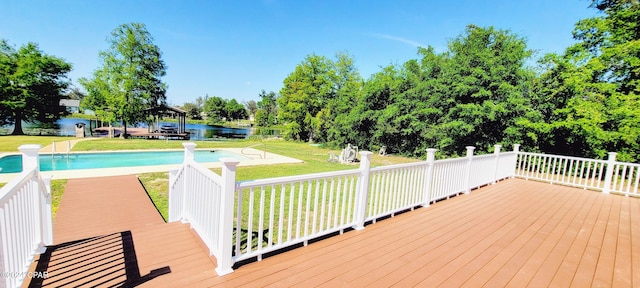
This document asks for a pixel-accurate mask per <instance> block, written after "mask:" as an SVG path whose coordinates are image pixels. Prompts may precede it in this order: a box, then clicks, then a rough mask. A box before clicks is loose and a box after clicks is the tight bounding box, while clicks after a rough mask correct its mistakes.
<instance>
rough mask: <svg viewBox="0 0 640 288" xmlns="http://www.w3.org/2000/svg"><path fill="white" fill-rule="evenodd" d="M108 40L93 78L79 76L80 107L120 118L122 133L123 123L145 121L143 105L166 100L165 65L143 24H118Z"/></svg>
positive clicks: (156, 104) (147, 105)
mask: <svg viewBox="0 0 640 288" xmlns="http://www.w3.org/2000/svg"><path fill="white" fill-rule="evenodd" d="M108 42H109V45H110V47H109V49H107V50H106V51H102V52H100V55H99V56H100V60H101V61H102V66H101V67H100V68H98V69H97V70H96V71H95V72H94V73H93V78H92V79H89V80H88V79H84V78H82V79H80V84H82V85H83V86H84V87H85V89H86V90H87V91H88V95H87V97H86V98H88V99H85V101H86V102H87V103H85V104H84V107H85V108H88V109H91V110H94V111H99V110H102V111H105V112H102V113H100V114H103V116H106V117H109V118H116V119H120V120H122V122H123V125H124V133H123V134H125V135H126V133H127V123H136V122H139V121H143V120H145V114H144V110H145V109H146V108H151V107H155V106H158V105H161V104H165V103H166V95H165V92H166V89H167V85H166V84H165V83H163V82H162V80H161V77H163V76H164V75H165V74H166V71H165V70H166V66H165V63H164V61H163V60H162V59H161V56H162V54H161V52H160V48H159V47H158V46H157V45H155V44H154V43H153V37H152V36H151V34H150V33H149V32H148V31H147V28H146V26H145V25H144V24H141V23H129V24H123V25H120V26H118V27H117V28H116V29H115V30H113V32H111V37H110V38H109V39H108ZM96 105H97V106H96ZM123 136H124V135H123Z"/></svg>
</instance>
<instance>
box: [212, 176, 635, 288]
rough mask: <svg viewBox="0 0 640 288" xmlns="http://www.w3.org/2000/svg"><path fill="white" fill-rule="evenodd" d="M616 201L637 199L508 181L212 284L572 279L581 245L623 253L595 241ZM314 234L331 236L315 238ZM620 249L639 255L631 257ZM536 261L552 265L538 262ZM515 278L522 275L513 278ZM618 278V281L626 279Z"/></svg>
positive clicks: (472, 283) (540, 283) (543, 282)
mask: <svg viewBox="0 0 640 288" xmlns="http://www.w3.org/2000/svg"><path fill="white" fill-rule="evenodd" d="M518 200H520V201H518ZM615 201H620V202H622V201H629V204H628V205H629V206H630V207H636V208H638V207H640V206H639V205H638V201H640V200H639V199H635V198H630V197H622V196H618V195H605V194H602V193H597V192H593V191H586V190H582V189H576V188H570V187H563V186H558V185H549V184H546V183H539V182H533V181H524V180H519V179H514V180H508V181H504V182H501V183H498V184H497V185H493V186H489V187H485V188H482V189H480V190H476V191H472V192H471V194H469V195H461V196H459V197H454V198H452V199H449V200H446V201H443V202H440V203H437V204H435V205H432V206H431V207H429V208H425V209H418V210H416V211H412V212H409V213H406V214H402V215H399V216H396V217H395V218H393V219H388V220H384V221H379V222H378V223H375V224H372V225H368V226H367V227H366V229H364V230H362V231H350V232H347V233H345V234H344V235H341V236H336V237H333V238H330V239H327V240H323V241H320V242H318V243H313V244H311V245H309V246H307V247H303V248H299V249H297V250H294V251H293V252H286V253H284V254H280V255H276V256H273V257H270V258H266V259H264V260H263V261H261V262H256V263H251V264H247V265H244V266H241V267H239V268H237V269H236V271H235V272H234V273H232V274H229V275H228V276H223V277H220V278H219V279H217V281H215V282H214V283H215V284H221V285H225V286H227V285H229V287H231V286H236V285H238V286H242V285H246V287H251V286H252V284H253V285H255V284H256V281H259V283H261V285H263V284H264V285H265V286H273V287H289V286H298V287H299V286H308V285H312V286H318V287H330V286H349V287H365V286H371V285H376V286H385V287H386V286H392V285H394V284H395V285H397V286H398V287H403V286H406V285H417V286H429V287H436V286H439V285H437V284H438V283H439V284H440V285H441V286H442V287H459V286H461V285H465V286H468V287H479V286H483V285H486V286H487V287H499V286H493V285H492V284H495V283H502V284H505V285H506V284H509V283H511V284H513V285H514V286H519V287H522V286H523V285H525V286H526V285H527V283H528V285H529V286H531V287H545V286H548V285H551V286H555V285H561V284H562V285H564V284H567V283H569V284H572V285H575V284H576V283H577V282H576V281H575V280H574V279H577V278H578V277H576V275H577V274H578V273H580V271H581V270H580V269H579V265H580V264H581V263H582V262H583V261H584V259H583V257H590V256H591V257H592V255H593V254H589V252H585V251H586V250H588V247H593V248H597V251H592V253H593V252H597V253H598V254H601V253H611V251H612V253H614V254H616V253H618V254H624V253H625V252H624V251H618V250H617V249H616V246H615V245H617V244H614V246H613V250H611V247H608V246H602V245H611V244H613V243H604V242H602V241H600V244H598V243H599V242H598V241H597V238H598V237H600V238H601V239H604V237H605V235H608V234H607V233H613V234H614V235H611V236H608V237H611V238H615V237H617V236H616V235H617V234H619V233H622V232H624V229H619V231H614V230H613V229H612V228H611V227H609V229H608V230H606V229H604V228H606V227H607V221H608V219H609V218H610V214H611V213H612V212H615V211H616V209H624V205H622V206H620V207H616V206H612V204H613V203H614V202H615ZM474 203H475V205H474ZM488 208H491V209H488ZM510 209H513V210H510ZM514 211H515V212H514ZM631 214H633V213H631ZM636 214H637V213H636ZM456 215H457V216H458V217H456ZM637 218H638V217H635V218H633V219H634V220H636V219H637ZM441 223H448V224H447V225H441ZM621 223H622V222H621ZM598 224H600V226H602V228H600V226H599V225H598ZM602 224H604V226H603V225H602ZM612 225H614V224H610V225H609V226H612ZM626 225H629V226H630V227H638V226H637V225H636V226H633V224H631V223H628V224H626ZM408 227H413V229H411V228H408ZM429 228H433V230H429ZM403 229H404V230H405V231H402V230H403ZM591 229H593V231H592V230H591ZM627 230H629V229H627ZM638 231H640V230H638ZM350 234H351V235H350ZM598 235H599V236H598ZM340 238H343V239H344V240H340ZM628 239H629V241H628V242H629V243H628V245H629V247H630V248H629V249H630V250H629V251H633V249H634V248H635V249H638V248H639V247H640V243H638V241H635V242H634V241H633V240H634V239H633V238H632V237H631V236H628ZM372 240H373V242H371V241H372ZM323 242H324V243H329V242H331V243H330V245H319V244H321V243H323ZM574 245H576V246H574ZM593 245H596V246H593ZM365 247H370V249H367V248H365ZM290 253H295V254H290ZM337 255H342V257H338V256H337ZM628 257H632V260H633V261H638V260H635V259H633V258H634V257H633V255H631V256H628ZM587 260H588V259H587ZM596 261H597V259H596ZM596 263H597V262H596ZM614 264H615V263H614V262H610V263H609V265H610V266H611V267H610V268H609V270H606V269H602V270H600V271H602V272H601V273H603V272H605V271H608V274H609V277H611V279H614V276H613V273H614V270H613V269H614ZM544 265H550V266H551V267H555V268H553V269H546V268H545V266H544ZM601 265H603V264H601ZM583 266H584V267H587V268H588V265H584V264H583ZM629 269H630V270H631V272H630V274H632V275H637V273H638V271H637V270H638V269H639V268H638V267H637V266H636V267H630V268H628V269H627V270H629ZM592 270H594V271H595V266H594V268H593V269H592ZM584 271H585V272H586V274H587V277H586V279H589V280H588V281H587V282H586V285H582V287H584V286H591V285H592V284H595V282H593V276H589V274H590V272H589V269H586V270H584ZM519 273H520V274H519ZM593 274H594V273H593V272H591V275H593ZM603 274H607V273H603ZM516 276H517V277H516ZM523 276H524V277H523ZM520 277H522V278H520ZM242 279H244V280H245V281H243V280H242ZM249 279H251V280H249ZM518 279H523V280H524V281H526V282H524V283H523V282H520V283H517V280H518ZM476 280H477V281H476ZM262 281H265V282H262ZM636 281H637V280H636ZM618 283H622V287H624V286H625V285H624V283H625V282H618ZM578 286H579V285H578ZM629 287H631V285H629Z"/></svg>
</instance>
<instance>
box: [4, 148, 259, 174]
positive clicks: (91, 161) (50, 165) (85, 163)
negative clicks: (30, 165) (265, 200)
mask: <svg viewBox="0 0 640 288" xmlns="http://www.w3.org/2000/svg"><path fill="white" fill-rule="evenodd" d="M194 154H195V155H194V159H195V161H196V162H199V163H205V162H218V161H219V160H220V158H225V157H229V158H234V159H238V160H248V159H249V158H247V157H244V156H242V155H238V154H236V153H233V152H229V151H224V150H215V151H213V150H196V151H195V153H194ZM183 160H184V150H180V151H140V152H107V153H73V154H69V155H67V154H55V155H51V154H41V155H40V171H60V170H76V169H98V168H115V167H135V166H153V165H170V164H180V163H182V161H183ZM18 172H22V155H8V156H4V157H2V158H0V174H2V173H18Z"/></svg>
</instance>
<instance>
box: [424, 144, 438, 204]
mask: <svg viewBox="0 0 640 288" xmlns="http://www.w3.org/2000/svg"><path fill="white" fill-rule="evenodd" d="M436 151H438V150H437V149H434V148H429V149H427V171H426V172H425V174H426V175H425V177H426V179H425V181H424V185H425V187H424V204H422V206H423V207H429V206H431V186H433V185H432V183H433V165H434V164H435V163H436Z"/></svg>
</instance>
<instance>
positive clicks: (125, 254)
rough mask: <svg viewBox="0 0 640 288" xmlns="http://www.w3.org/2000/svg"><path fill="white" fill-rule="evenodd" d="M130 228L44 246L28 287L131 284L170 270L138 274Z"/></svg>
mask: <svg viewBox="0 0 640 288" xmlns="http://www.w3.org/2000/svg"><path fill="white" fill-rule="evenodd" d="M133 242H134V241H133V236H132V235H131V231H124V232H119V233H113V234H109V235H105V236H98V237H92V238H87V239H82V240H77V241H71V242H67V243H62V244H58V245H53V246H49V247H47V251H46V252H45V253H44V254H42V255H40V258H39V259H38V261H37V263H38V264H37V266H36V269H35V271H36V272H38V273H37V274H38V275H43V274H42V273H45V272H46V273H47V277H46V278H34V279H33V280H32V281H31V283H30V284H29V287H46V286H52V287H59V286H73V287H78V286H92V287H96V286H109V287H115V286H118V287H121V286H124V287H135V286H138V285H140V284H142V283H145V282H147V281H149V280H152V279H154V278H156V277H158V276H161V275H165V274H168V273H171V268H170V267H169V266H165V267H161V268H158V269H155V270H152V271H151V272H150V273H148V274H146V275H144V276H142V275H140V269H139V265H138V258H137V257H136V249H135V246H134V243H133Z"/></svg>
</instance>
